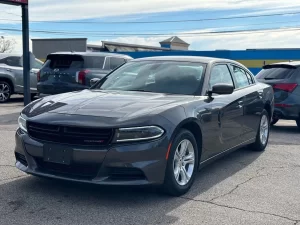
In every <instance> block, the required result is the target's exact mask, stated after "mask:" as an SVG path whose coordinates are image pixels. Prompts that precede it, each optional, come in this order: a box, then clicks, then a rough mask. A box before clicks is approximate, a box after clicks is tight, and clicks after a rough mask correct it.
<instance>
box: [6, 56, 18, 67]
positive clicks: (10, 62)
mask: <svg viewBox="0 0 300 225" xmlns="http://www.w3.org/2000/svg"><path fill="white" fill-rule="evenodd" d="M5 64H6V65H8V66H15V67H22V66H21V64H20V57H16V56H12V57H7V58H6V60H5Z"/></svg>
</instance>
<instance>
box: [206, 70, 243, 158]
mask: <svg viewBox="0 0 300 225" xmlns="http://www.w3.org/2000/svg"><path fill="white" fill-rule="evenodd" d="M218 83H223V84H224V83H225V84H231V85H233V86H234V82H233V79H232V76H231V74H230V72H229V68H228V66H227V65H226V64H218V65H215V66H214V67H213V68H212V70H211V75H210V81H209V88H212V86H213V85H215V84H218ZM243 100H244V98H243V97H241V95H240V93H238V92H233V93H232V94H230V95H216V96H213V100H212V102H211V104H212V105H213V106H215V107H218V115H217V120H218V128H219V129H218V134H217V136H216V138H217V140H214V141H215V143H216V144H217V143H219V144H218V145H219V146H215V148H214V149H213V150H211V151H209V152H210V153H211V154H210V156H213V155H216V154H218V153H220V152H222V151H226V150H229V149H231V148H233V147H235V146H237V145H238V144H239V143H240V142H241V135H242V133H243V119H244V117H243V116H244V111H243Z"/></svg>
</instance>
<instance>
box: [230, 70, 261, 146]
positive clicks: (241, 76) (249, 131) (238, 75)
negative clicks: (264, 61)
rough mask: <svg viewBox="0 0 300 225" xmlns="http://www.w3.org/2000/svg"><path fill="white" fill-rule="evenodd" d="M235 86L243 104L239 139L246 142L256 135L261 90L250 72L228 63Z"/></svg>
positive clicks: (259, 113)
mask: <svg viewBox="0 0 300 225" xmlns="http://www.w3.org/2000/svg"><path fill="white" fill-rule="evenodd" d="M230 69H231V71H232V74H233V78H234V80H235V86H236V90H235V92H237V93H238V94H239V95H240V96H243V98H242V99H241V102H242V106H243V117H242V121H241V122H242V128H243V134H242V136H241V141H242V142H246V141H249V140H251V139H253V138H255V137H256V134H257V129H258V125H259V122H260V115H261V112H262V111H263V108H264V102H263V90H261V89H260V87H259V86H258V85H256V82H255V80H254V77H253V75H252V74H250V72H249V71H247V70H245V69H244V68H242V67H241V66H239V65H236V64H230Z"/></svg>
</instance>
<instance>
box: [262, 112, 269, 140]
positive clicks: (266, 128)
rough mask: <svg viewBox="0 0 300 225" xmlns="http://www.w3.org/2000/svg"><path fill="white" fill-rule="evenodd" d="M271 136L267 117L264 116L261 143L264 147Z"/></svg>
mask: <svg viewBox="0 0 300 225" xmlns="http://www.w3.org/2000/svg"><path fill="white" fill-rule="evenodd" d="M268 136H269V121H268V117H267V116H266V115H263V116H262V118H261V121H260V141H261V143H262V144H263V145H265V144H266V143H267V140H268Z"/></svg>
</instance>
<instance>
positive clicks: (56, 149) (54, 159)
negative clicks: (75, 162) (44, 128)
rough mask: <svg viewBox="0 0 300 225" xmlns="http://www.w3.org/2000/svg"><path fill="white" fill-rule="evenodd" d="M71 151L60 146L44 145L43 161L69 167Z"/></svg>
mask: <svg viewBox="0 0 300 225" xmlns="http://www.w3.org/2000/svg"><path fill="white" fill-rule="evenodd" d="M72 154H73V149H72V148H70V147H66V146H61V145H52V144H45V145H44V161H45V162H51V163H57V164H64V165H70V164H71V161H72Z"/></svg>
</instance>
